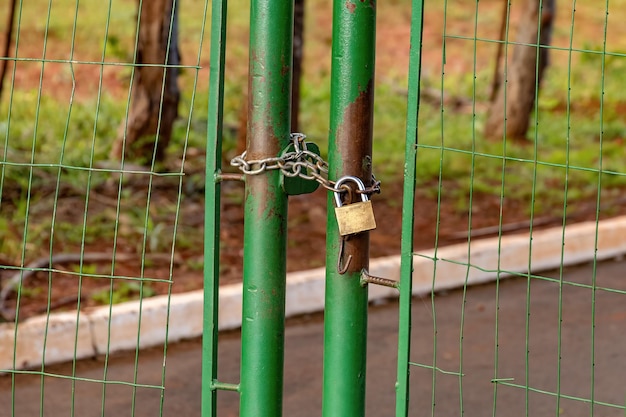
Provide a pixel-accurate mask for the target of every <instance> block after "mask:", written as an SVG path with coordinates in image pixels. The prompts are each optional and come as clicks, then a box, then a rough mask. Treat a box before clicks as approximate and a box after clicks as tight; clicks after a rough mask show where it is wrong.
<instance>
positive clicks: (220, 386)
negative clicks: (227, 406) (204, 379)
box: [211, 380, 239, 392]
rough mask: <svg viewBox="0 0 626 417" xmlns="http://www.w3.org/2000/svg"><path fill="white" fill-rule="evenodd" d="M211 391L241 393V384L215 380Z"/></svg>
mask: <svg viewBox="0 0 626 417" xmlns="http://www.w3.org/2000/svg"><path fill="white" fill-rule="evenodd" d="M211 389H212V390H214V391H217V390H221V391H235V392H239V384H231V383H228V382H220V381H217V380H213V382H211Z"/></svg>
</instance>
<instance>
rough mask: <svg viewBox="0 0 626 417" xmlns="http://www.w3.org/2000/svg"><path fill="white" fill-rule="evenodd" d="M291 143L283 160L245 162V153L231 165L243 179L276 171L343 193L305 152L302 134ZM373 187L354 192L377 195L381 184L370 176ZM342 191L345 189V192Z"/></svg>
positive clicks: (323, 167) (323, 165) (313, 156)
mask: <svg viewBox="0 0 626 417" xmlns="http://www.w3.org/2000/svg"><path fill="white" fill-rule="evenodd" d="M290 139H291V141H292V143H293V147H294V151H293V152H287V153H285V154H283V155H282V156H278V157H272V158H263V159H254V160H246V152H245V151H244V152H243V153H242V154H241V155H239V156H236V157H234V158H233V159H232V160H231V161H230V165H232V166H234V167H237V168H239V169H240V170H241V172H243V173H244V174H246V175H258V174H261V173H263V172H266V171H272V170H276V169H279V170H280V171H281V172H282V174H283V175H285V176H286V177H300V178H303V179H305V180H315V181H317V182H318V183H320V185H321V186H322V187H324V188H326V189H327V190H329V191H332V192H335V193H344V192H346V191H347V190H346V188H348V187H345V186H342V187H340V188H336V187H335V181H331V180H329V179H328V162H326V161H324V159H323V158H322V157H321V156H319V155H317V154H316V153H314V152H312V151H309V150H308V149H307V142H306V135H304V134H303V133H292V134H291V135H290ZM371 180H372V185H370V186H369V187H366V188H365V190H354V191H355V192H357V193H359V194H367V195H372V194H379V193H380V181H378V180H376V177H374V175H373V174H372V179H371ZM344 187H345V188H344Z"/></svg>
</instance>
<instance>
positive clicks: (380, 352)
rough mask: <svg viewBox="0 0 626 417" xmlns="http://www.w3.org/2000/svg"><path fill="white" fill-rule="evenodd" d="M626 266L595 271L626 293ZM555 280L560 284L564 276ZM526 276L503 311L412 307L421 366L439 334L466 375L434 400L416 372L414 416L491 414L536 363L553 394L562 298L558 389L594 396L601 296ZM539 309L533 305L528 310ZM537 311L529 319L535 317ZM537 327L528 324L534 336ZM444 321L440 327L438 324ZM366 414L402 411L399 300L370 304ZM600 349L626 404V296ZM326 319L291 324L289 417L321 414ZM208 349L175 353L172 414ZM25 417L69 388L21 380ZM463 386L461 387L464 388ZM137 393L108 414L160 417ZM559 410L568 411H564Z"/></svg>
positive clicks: (225, 357) (517, 399)
mask: <svg viewBox="0 0 626 417" xmlns="http://www.w3.org/2000/svg"><path fill="white" fill-rule="evenodd" d="M592 271H593V268H592V266H590V265H585V266H582V267H572V268H567V269H566V271H565V277H566V280H567V281H569V282H575V283H579V284H590V283H591V277H592V275H593V274H592ZM625 272H626V263H625V262H605V263H602V264H601V265H600V266H599V268H598V271H597V285H598V286H601V287H606V288H613V289H619V290H621V291H624V290H626V274H625ZM544 275H547V276H552V277H558V271H557V272H552V273H550V274H544ZM527 294H528V292H527V281H526V280H525V279H507V280H504V281H502V282H501V284H500V287H499V297H498V300H499V310H498V309H497V308H496V285H495V284H488V285H482V286H477V287H472V288H470V289H469V290H468V292H467V294H466V297H465V301H464V299H463V292H462V291H451V292H448V293H445V294H438V295H437V297H436V298H435V300H434V305H435V308H434V315H433V308H432V305H431V300H430V298H427V299H415V300H414V314H413V316H414V317H413V326H414V327H413V329H414V330H413V343H414V348H413V354H412V355H411V360H412V361H413V362H416V363H419V364H422V365H432V364H433V357H434V355H433V345H434V343H433V342H434V336H433V335H434V331H433V329H434V328H435V327H436V330H437V333H436V334H437V336H436V342H437V343H436V353H437V354H436V366H437V367H438V368H440V369H442V370H444V371H449V372H453V373H454V372H458V371H459V369H460V365H461V357H462V359H463V360H462V366H463V373H464V375H465V376H464V377H463V378H462V380H461V379H459V377H458V376H456V375H453V374H444V373H436V378H435V382H434V386H435V388H436V390H435V393H434V395H433V392H432V386H433V373H432V371H431V370H430V369H427V368H423V367H414V368H412V370H413V371H412V374H411V382H412V397H411V413H410V415H412V416H430V415H431V414H432V410H431V409H432V407H431V402H432V401H431V400H432V398H433V397H434V399H435V404H436V406H435V415H437V416H445V417H449V416H454V415H457V416H460V415H461V413H460V400H459V398H460V392H461V390H462V393H463V408H464V416H466V417H474V416H476V417H483V416H488V415H492V412H493V407H494V400H493V398H494V384H493V383H492V382H491V381H492V379H493V378H494V377H495V376H497V378H499V379H501V380H505V381H504V382H505V383H514V384H521V385H523V384H524V383H525V381H526V378H525V370H526V367H528V372H529V375H530V377H529V382H530V386H531V387H533V388H536V389H538V390H545V391H550V392H555V391H556V389H557V381H558V377H557V376H558V372H559V367H558V363H559V361H558V358H559V353H558V347H559V331H558V327H559V326H558V323H559V297H560V296H562V300H563V301H562V306H563V308H562V310H561V311H562V317H561V320H562V326H561V331H560V336H561V344H560V346H561V354H560V356H561V361H560V374H561V378H560V389H561V392H562V394H565V395H569V396H576V397H582V398H587V399H588V398H590V396H591V392H592V388H591V382H590V381H591V373H592V342H591V337H592V328H593V326H592V320H591V312H592V291H591V290H590V289H589V288H584V287H577V286H572V285H565V286H563V288H562V292H561V293H560V291H559V285H558V284H557V283H553V282H548V281H543V280H533V281H532V283H531V286H530V292H529V294H530V298H528V297H527ZM463 305H464V306H465V308H464V311H465V313H464V316H463V320H464V326H463V329H464V332H463V343H462V346H463V350H462V355H461V351H460V348H459V346H460V337H461V332H460V329H461V325H460V323H461V311H462V308H461V307H462V306H463ZM527 306H529V309H527ZM496 311H498V328H497V329H498V340H499V346H498V356H497V358H498V373H497V375H496V373H495V371H494V369H495V354H494V353H495V331H496V326H495V314H496ZM528 311H529V312H530V314H527V312H528ZM527 319H528V320H529V326H528V330H527V325H526V324H527ZM435 325H436V326H435ZM527 331H528V334H529V343H528V350H529V354H528V365H526V359H525V358H526V353H525V352H526V348H527V345H526V342H525V340H526V332H527ZM369 337H370V344H369V365H368V370H367V375H368V404H367V409H368V416H392V415H393V413H394V401H395V397H394V388H393V387H394V382H395V372H396V359H395V357H396V346H397V304H396V303H395V302H389V303H387V304H385V305H378V306H374V307H372V308H371V315H370V322H369ZM594 337H595V343H594V352H593V353H594V355H595V360H594V361H593V363H594V366H593V369H594V372H595V386H594V395H595V400H596V401H603V402H607V403H612V404H616V405H621V406H624V404H625V402H626V348H625V347H624V346H625V345H626V295H625V294H620V293H615V292H607V291H597V292H596V298H595V334H594ZM322 341H323V335H322V321H321V317H320V316H319V315H316V316H308V317H305V318H301V319H298V320H291V321H290V322H289V326H288V329H287V333H286V351H287V355H286V377H285V378H286V383H285V412H284V415H285V416H286V417H300V416H301V417H308V416H319V415H320V414H321V412H320V409H321V368H322ZM239 349H240V346H239V338H238V333H237V332H233V333H229V334H224V335H222V337H221V341H220V361H221V362H220V380H223V381H226V382H236V381H237V380H238V373H239V367H238V360H239ZM200 356H201V352H200V344H199V342H198V341H190V342H185V343H179V344H176V345H173V346H170V347H169V349H168V352H167V375H166V383H165V386H166V390H165V399H164V413H163V414H164V415H165V416H175V417H183V416H185V417H193V416H199V405H200ZM162 362H163V352H162V350H158V349H157V350H154V349H153V350H146V351H142V352H140V353H139V357H138V367H137V369H138V372H137V381H138V382H140V383H143V384H147V385H159V384H160V381H161V372H162ZM134 363H135V355H134V354H130V355H129V354H126V355H116V356H115V357H113V358H111V359H110V361H109V363H108V375H107V378H108V380H113V381H133V379H134V376H133V374H134V369H135V366H134ZM46 371H48V372H50V373H54V374H63V375H71V373H72V368H71V366H67V365H64V366H50V367H48V368H46ZM103 372H104V362H103V360H101V359H99V360H91V361H81V362H79V363H78V364H77V366H76V374H77V375H79V376H81V377H85V378H93V379H96V380H99V379H102V377H103ZM15 381H16V387H15V394H14V397H15V414H14V415H15V416H20V417H22V416H23V417H31V416H38V415H40V409H41V407H40V404H41V398H43V403H44V411H45V413H44V414H45V416H49V417H56V416H70V415H72V414H71V408H72V401H71V393H72V384H71V380H67V379H59V378H53V377H46V378H45V380H44V385H43V386H44V391H43V397H42V390H41V377H39V376H36V375H17V376H16V377H15ZM461 381H462V385H461ZM74 388H75V393H76V395H75V401H74V414H73V415H75V416H80V417H83V416H84V417H90V416H100V415H101V408H102V398H103V387H102V384H101V383H98V382H82V381H81V382H77V383H76V385H75V387H74ZM11 397H12V388H11V377H6V376H5V377H0V404H2V407H1V408H0V417H5V416H12V413H11ZM132 398H133V389H132V387H130V386H127V385H120V384H108V385H107V390H106V401H105V409H106V414H105V415H107V416H130V415H135V416H138V417H143V416H150V417H152V416H158V415H159V407H160V400H161V399H160V395H159V391H158V390H156V389H153V388H138V389H137V390H136V392H135V399H136V400H135V402H134V408H135V413H134V414H132V413H131V410H132V407H133V401H132ZM496 398H497V402H496V415H497V416H524V415H526V413H525V404H526V390H524V389H523V388H517V387H512V386H508V385H504V384H502V385H498V391H497V396H496ZM237 403H238V397H237V395H236V394H233V393H220V403H219V407H220V412H221V414H219V415H220V417H224V416H226V417H228V416H236V415H237ZM528 407H529V411H528V414H527V415H530V416H550V415H553V416H554V415H561V416H568V417H569V416H588V415H590V406H589V404H588V403H586V402H583V401H576V400H570V399H565V398H562V399H561V400H560V403H559V405H558V407H557V398H556V396H553V395H548V394H543V393H538V392H533V391H530V392H528ZM557 410H558V412H557ZM595 415H598V416H608V417H611V416H623V415H624V410H620V409H618V408H612V407H608V406H596V408H595Z"/></svg>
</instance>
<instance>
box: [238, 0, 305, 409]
mask: <svg viewBox="0 0 626 417" xmlns="http://www.w3.org/2000/svg"><path fill="white" fill-rule="evenodd" d="M292 36H293V2H291V1H279V0H252V1H251V6H250V66H249V71H250V72H249V93H248V144H247V145H248V146H247V158H248V159H254V160H259V159H263V158H267V157H275V156H278V155H279V154H280V152H281V150H282V149H283V148H285V147H286V146H287V145H288V143H289V133H290V124H291V111H290V107H291V72H292V71H291V64H292ZM244 216H245V217H244V264H243V269H244V274H243V289H244V291H243V319H242V328H241V344H242V348H241V382H240V389H239V392H240V396H241V397H240V415H241V416H242V417H279V416H281V415H282V395H283V363H284V358H283V353H284V340H285V286H286V285H285V280H286V248H287V244H286V242H287V236H286V235H287V196H286V195H285V193H284V191H283V190H282V187H281V185H280V172H279V171H277V170H275V171H269V172H264V173H262V174H259V175H249V176H247V178H246V202H245V214H244Z"/></svg>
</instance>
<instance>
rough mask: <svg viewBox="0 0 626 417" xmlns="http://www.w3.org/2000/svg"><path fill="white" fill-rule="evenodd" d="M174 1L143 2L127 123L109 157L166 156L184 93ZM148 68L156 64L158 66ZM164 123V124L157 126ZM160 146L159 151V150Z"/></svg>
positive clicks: (138, 159) (143, 159)
mask: <svg viewBox="0 0 626 417" xmlns="http://www.w3.org/2000/svg"><path fill="white" fill-rule="evenodd" d="M174 2H175V0H143V1H138V3H139V4H140V5H141V10H139V23H138V26H139V27H138V29H137V30H138V32H139V34H138V40H137V47H136V51H135V64H136V65H137V66H136V67H135V69H134V77H133V85H132V87H131V98H130V110H129V113H128V118H127V120H124V121H122V124H121V126H120V128H119V133H118V137H117V139H116V141H115V143H114V144H113V149H112V151H111V156H112V157H113V158H121V157H122V154H124V157H125V158H126V159H128V160H131V161H135V162H141V163H150V162H151V161H152V157H153V155H154V156H155V158H156V160H157V161H160V160H162V159H163V157H164V155H165V154H164V152H165V149H166V147H167V145H168V143H169V141H170V138H171V137H172V127H173V124H174V121H175V120H176V117H177V116H178V103H179V101H180V91H179V89H178V82H177V78H178V74H179V69H178V68H177V67H169V66H168V67H163V66H162V65H165V64H167V65H174V66H176V65H179V64H180V53H179V49H178V18H177V13H176V10H175V8H176V4H177V3H178V2H176V3H174ZM146 64H157V65H156V66H152V65H148V66H146ZM159 122H160V123H159ZM155 148H156V149H155Z"/></svg>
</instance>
